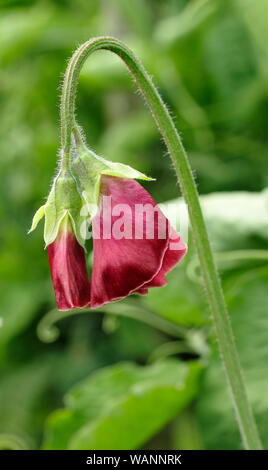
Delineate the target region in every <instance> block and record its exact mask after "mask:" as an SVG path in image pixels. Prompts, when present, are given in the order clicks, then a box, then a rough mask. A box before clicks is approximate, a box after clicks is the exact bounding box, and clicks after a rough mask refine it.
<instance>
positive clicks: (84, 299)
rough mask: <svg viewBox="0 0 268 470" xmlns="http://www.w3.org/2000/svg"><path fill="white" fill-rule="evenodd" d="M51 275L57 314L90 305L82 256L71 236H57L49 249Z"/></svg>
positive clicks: (72, 235) (85, 269)
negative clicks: (60, 311) (58, 311)
mask: <svg viewBox="0 0 268 470" xmlns="http://www.w3.org/2000/svg"><path fill="white" fill-rule="evenodd" d="M48 258H49V265H50V272H51V277H52V281H53V286H54V291H55V297H56V303H57V307H58V309H59V310H71V309H73V308H78V307H85V306H86V305H87V304H88V303H89V301H90V283H89V280H88V274H87V268H86V261H85V252H84V249H83V248H82V247H81V246H80V245H79V243H78V242H77V240H76V238H75V236H74V234H73V233H72V232H68V231H62V232H61V233H59V235H58V237H57V238H56V240H55V241H54V242H53V243H51V244H50V245H49V246H48Z"/></svg>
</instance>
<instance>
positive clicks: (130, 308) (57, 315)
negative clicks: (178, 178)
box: [37, 302, 200, 352]
mask: <svg viewBox="0 0 268 470" xmlns="http://www.w3.org/2000/svg"><path fill="white" fill-rule="evenodd" d="M85 313H106V314H109V315H116V316H119V317H126V318H132V319H133V320H137V321H141V322H143V323H146V324H147V325H149V326H152V327H153V328H156V329H157V330H159V331H163V333H165V334H167V335H169V336H172V337H175V338H184V339H187V340H189V341H191V344H192V343H193V341H192V337H194V335H198V334H200V332H198V331H196V330H190V331H188V329H187V328H184V327H183V326H180V325H176V324H175V323H171V322H169V321H168V320H165V319H164V318H161V317H159V316H158V315H155V314H154V313H152V312H150V311H149V310H148V309H146V308H143V307H140V305H135V304H134V303H133V304H131V303H129V302H128V303H127V304H125V303H124V302H120V303H118V302H116V303H114V304H109V305H104V306H103V307H102V308H101V309H96V310H93V309H90V310H84V309H83V310H81V309H74V310H63V311H60V310H56V309H54V310H51V311H50V312H48V313H47V314H46V315H45V316H44V317H43V318H42V319H41V320H40V322H39V323H38V325H37V335H38V336H39V338H40V339H41V340H42V341H44V342H46V343H50V342H53V341H55V340H56V339H57V338H58V336H59V329H58V327H57V326H56V325H55V324H56V323H57V322H58V321H60V320H63V319H64V318H68V317H71V316H73V315H77V314H85ZM193 347H194V346H193ZM193 347H192V349H193ZM195 352H197V350H195Z"/></svg>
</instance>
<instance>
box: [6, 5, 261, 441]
mask: <svg viewBox="0 0 268 470" xmlns="http://www.w3.org/2000/svg"><path fill="white" fill-rule="evenodd" d="M267 23H268V3H267V1H265V0H233V1H229V0H194V1H193V0H192V1H187V0H135V1H133V2H131V1H129V0H109V1H105V0H75V1H71V0H58V1H57V0H54V1H53V0H43V1H41V0H40V1H33V0H28V1H26V0H25V1H23V0H21V1H20V0H17V1H15V0H13V1H12V0H0V43H1V47H0V113H1V125H0V154H1V159H0V172H1V184H0V191H1V197H0V215H1V226H0V238H1V245H0V246H1V249H0V305H1V309H0V375H1V379H0V447H1V448H3V449H7V448H18V449H22V448H29V449H38V448H45V449H109V450H113V449H143V448H149V449H240V448H241V447H242V444H241V440H240V437H239V434H238V431H237V425H236V422H235V419H234V416H233V412H232V409H231V403H230V398H229V396H228V393H227V390H226V388H227V387H226V384H225V379H224V376H223V370H222V367H221V365H220V363H219V358H218V355H217V348H216V344H215V339H214V335H213V330H212V329H211V323H210V317H209V313H208V309H207V306H206V301H205V293H204V291H203V288H202V286H201V285H200V279H199V269H198V262H197V259H196V256H195V249H194V246H193V245H192V243H191V234H190V239H189V253H188V255H187V257H186V259H185V260H184V261H183V263H181V264H180V266H178V267H177V268H176V269H175V270H174V271H173V272H172V273H171V274H170V275H169V284H168V286H166V287H164V288H162V289H156V290H152V291H151V292H150V293H149V295H148V296H147V297H144V298H138V297H137V296H132V297H131V298H130V299H126V300H124V301H122V302H120V303H115V304H113V305H110V306H107V307H105V308H103V309H100V311H98V312H85V313H80V314H73V315H72V316H68V318H65V319H62V320H61V321H59V323H58V324H57V327H59V329H60V334H57V333H59V331H56V330H55V326H54V327H52V326H51V325H52V324H53V322H54V321H56V320H57V319H58V320H59V314H58V313H57V311H55V310H54V309H55V301H54V295H53V291H52V286H51V281H50V276H49V267H48V263H47V254H46V252H45V251H44V243H43V237H42V230H41V228H39V229H38V230H36V231H35V232H34V233H33V234H31V235H30V236H27V230H28V229H29V227H30V225H31V218H32V215H33V213H34V212H35V210H36V209H37V208H38V207H39V206H40V205H41V204H42V203H43V201H44V200H45V197H46V195H47V194H48V191H49V187H50V184H51V180H52V177H53V175H54V174H55V168H56V159H57V152H58V150H59V96H60V86H61V82H62V77H63V73H64V70H65V67H66V63H67V59H68V58H69V57H70V55H71V53H72V52H73V51H74V49H75V48H76V47H77V46H78V45H79V44H81V43H82V42H84V41H85V40H87V39H88V38H90V37H93V36H99V35H107V34H109V35H114V36H116V37H118V38H120V39H122V40H124V41H125V42H126V43H127V44H128V45H129V46H130V47H131V48H133V50H134V51H135V52H136V54H137V55H138V56H139V57H140V59H141V60H142V62H143V63H144V65H145V67H146V69H147V70H148V72H149V74H150V75H152V77H153V79H154V81H155V83H156V85H157V87H158V89H159V91H160V93H161V94H162V96H163V98H164V100H165V101H166V103H167V104H168V107H169V109H170V111H171V113H172V115H173V116H174V119H175V122H176V125H177V127H178V129H179V131H180V133H181V135H182V138H183V142H184V145H185V147H186V149H187V151H188V153H189V157H190V161H191V164H192V167H193V170H194V175H195V178H196V182H197V185H198V189H199V191H200V194H201V200H202V204H203V208H204V212H205V217H206V220H207V224H208V228H209V231H210V235H211V240H212V244H213V248H214V251H215V256H216V259H217V263H218V266H219V269H220V272H221V274H222V278H223V284H224V290H225V293H226V298H227V301H228V305H229V309H230V313H231V318H232V323H233V327H234V331H235V337H236V341H237V346H238V350H239V354H240V357H241V361H242V365H243V368H244V373H245V378H246V384H247V389H248V392H249V396H250V400H251V402H252V405H253V408H254V412H255V415H256V418H257V422H258V425H259V427H260V432H261V435H262V438H263V441H264V446H265V447H266V448H268V437H267V436H268V393H266V391H267V390H268V315H267V302H268V289H267V282H268V267H267V259H268V254H267V253H268V248H267V242H268V192H267V190H266V187H267V186H268V172H267V136H268V132H267V131H268V125H267V105H268V80H267V78H268V65H267V64H268V43H267ZM77 120H78V122H79V123H80V124H81V125H82V126H83V127H84V129H85V134H86V136H87V141H88V143H89V145H90V146H91V147H92V148H93V150H94V151H96V152H97V153H99V154H100V155H103V156H104V157H105V158H108V159H111V160H114V161H119V162H122V163H127V164H130V165H132V166H134V167H135V168H137V169H138V170H140V171H142V172H144V173H147V174H149V175H152V176H154V177H155V178H157V181H156V182H146V183H145V187H146V189H148V190H149V191H150V192H151V194H152V195H153V197H154V198H155V199H156V200H157V201H158V202H164V201H167V200H174V199H176V198H178V196H179V190H178V187H177V185H176V180H175V177H174V174H173V171H172V168H171V165H170V162H169V160H168V158H167V155H166V150H165V148H164V145H163V143H162V141H161V139H160V137H159V135H158V132H157V130H156V128H155V126H154V123H153V121H152V118H151V116H150V114H149V112H148V111H147V109H146V108H145V107H144V106H143V103H142V99H141V98H140V96H139V95H138V94H137V93H136V89H135V85H134V84H133V83H132V81H131V79H130V78H129V76H128V73H127V71H126V69H125V68H124V66H123V65H122V64H121V63H120V61H119V60H118V59H117V58H116V57H115V56H113V55H112V54H110V53H108V52H98V53H96V54H94V56H93V57H91V58H90V60H88V61H87V63H86V65H85V66H84V68H83V70H82V73H81V77H80V82H79V91H78V96H77ZM173 205H174V210H176V208H177V207H178V201H174V202H173ZM89 265H90V255H89ZM40 322H41V323H40Z"/></svg>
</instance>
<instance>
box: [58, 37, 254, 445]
mask: <svg viewBox="0 0 268 470" xmlns="http://www.w3.org/2000/svg"><path fill="white" fill-rule="evenodd" d="M101 49H104V50H108V51H111V52H113V53H115V54H116V55H118V56H119V57H121V59H122V60H123V62H124V63H125V65H126V66H127V68H128V70H129V72H130V74H131V75H132V77H133V79H134V81H135V82H136V84H137V86H138V88H139V90H140V91H141V93H142V95H143V97H144V99H145V102H146V104H147V106H148V108H149V110H150V111H151V113H152V116H153V118H154V120H155V122H156V125H157V127H158V129H159V131H160V133H161V135H162V137H163V139H164V141H165V144H166V147H167V149H168V153H169V156H170V158H171V161H172V164H173V167H174V170H175V172H176V175H177V178H178V182H179V185H180V188H181V192H182V195H183V197H184V199H185V202H186V204H187V206H188V211H189V218H190V223H191V227H192V231H193V236H194V241H195V244H196V248H197V253H198V257H199V261H200V269H201V273H202V277H203V282H204V286H205V289H206V295H207V298H208V303H209V306H210V311H211V315H212V319H213V324H214V328H215V333H216V337H217V341H218V345H219V351H220V356H221V359H222V363H223V366H224V369H225V374H226V379H227V382H228V386H229V389H230V392H231V398H232V403H233V407H234V410H235V414H236V418H237V422H238V425H239V429H240V433H241V437H242V441H243V444H244V447H245V448H246V449H261V448H262V447H261V442H260V438H259V435H258V430H257V426H256V423H255V419H254V415H253V411H252V408H251V405H250V403H249V400H248V397H247V393H246V388H245V383H244V378H243V374H242V370H241V365H240V359H239V355H238V352H237V348H236V345H235V340H234V335H233V331H232V325H231V321H230V318H229V314H228V311H227V307H226V303H225V299H224V295H223V291H222V287H221V282H220V279H219V276H218V273H217V268H216V265H215V262H214V257H213V253H212V250H211V246H210V242H209V238H208V233H207V229H206V225H205V222H204V218H203V214H202V210H201V206H200V201H199V197H198V192H197V187H196V184H195V181H194V178H193V175H192V172H191V168H190V164H189V160H188V157H187V154H186V152H185V149H184V147H183V144H182V142H181V139H180V136H179V134H178V131H177V129H176V127H175V124H174V122H173V120H172V118H171V116H170V113H169V112H168V109H167V107H166V106H165V104H164V102H163V101H162V99H161V97H160V95H159V93H158V91H157V89H156V88H155V86H154V84H153V83H152V80H151V78H150V77H149V75H148V74H147V72H146V71H145V69H144V68H143V66H142V64H141V63H140V62H139V60H138V59H137V58H136V57H135V55H134V54H133V52H132V51H131V50H130V49H129V48H128V47H127V46H126V45H125V44H124V43H122V42H121V41H119V40H117V39H115V38H112V37H99V38H93V39H91V40H89V41H87V42H85V43H84V44H82V45H81V46H80V47H79V48H78V49H77V50H76V51H75V52H74V54H73V56H72V57H71V59H70V61H69V63H68V66H67V69H66V73H65V77H64V82H63V88H62V99H61V145H62V159H61V163H62V166H63V167H64V168H66V169H68V168H69V164H70V155H71V145H72V133H73V132H74V129H75V126H76V124H75V118H74V116H75V96H76V88H77V84H78V78H79V74H80V71H81V68H82V66H83V64H84V62H85V60H86V59H87V57H88V56H89V55H91V54H92V53H93V52H95V51H97V50H101Z"/></svg>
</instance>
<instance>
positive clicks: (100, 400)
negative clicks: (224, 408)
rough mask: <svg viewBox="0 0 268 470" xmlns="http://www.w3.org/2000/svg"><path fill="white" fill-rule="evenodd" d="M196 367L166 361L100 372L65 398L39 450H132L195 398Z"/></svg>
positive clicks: (196, 365)
mask: <svg viewBox="0 0 268 470" xmlns="http://www.w3.org/2000/svg"><path fill="white" fill-rule="evenodd" d="M200 371H201V366H200V364H199V363H197V362H192V363H189V364H183V363H181V362H179V361H177V360H167V361H163V362H159V363H156V364H154V365H152V366H147V367H141V366H137V365H135V364H131V363H121V364H118V365H115V366H111V367H107V368H105V369H103V370H100V371H98V372H96V373H95V374H93V375H92V376H90V377H89V378H88V379H86V380H84V381H83V382H82V383H81V384H79V385H77V386H76V387H74V388H73V389H72V390H71V391H70V392H69V393H68V394H67V396H66V397H65V404H66V407H67V408H66V409H65V410H59V411H57V412H56V413H53V414H52V415H51V416H50V418H49V420H48V424H47V433H46V439H45V443H44V448H45V449H59V448H61V449H62V448H63V449H64V448H67V449H98V450H100V449H120V450H121V449H136V448H139V447H140V446H142V445H144V444H145V443H146V442H147V441H148V439H150V438H151V437H152V436H153V435H154V434H155V433H157V432H158V431H159V430H160V429H161V428H162V427H163V426H164V425H165V424H166V423H167V422H169V421H170V420H171V419H172V418H173V417H174V416H175V415H176V414H177V413H178V412H179V411H180V410H181V409H183V408H184V407H185V406H186V405H187V404H188V403H189V402H190V401H191V400H192V399H193V398H194V396H195V395H196V393H197V390H198V378H199V375H200Z"/></svg>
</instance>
